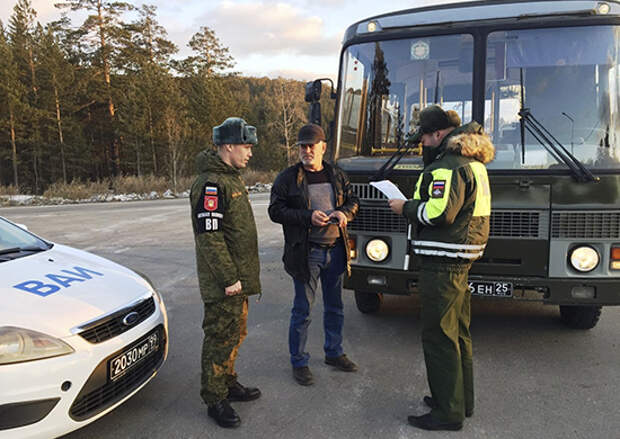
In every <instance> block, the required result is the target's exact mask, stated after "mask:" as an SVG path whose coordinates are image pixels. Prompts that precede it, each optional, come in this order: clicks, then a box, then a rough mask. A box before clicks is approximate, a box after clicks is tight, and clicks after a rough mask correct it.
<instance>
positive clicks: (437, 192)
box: [431, 180, 446, 198]
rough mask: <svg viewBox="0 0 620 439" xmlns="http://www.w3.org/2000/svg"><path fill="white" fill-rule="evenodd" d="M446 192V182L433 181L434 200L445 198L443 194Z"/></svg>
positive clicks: (432, 193) (432, 194)
mask: <svg viewBox="0 0 620 439" xmlns="http://www.w3.org/2000/svg"><path fill="white" fill-rule="evenodd" d="M445 190H446V180H435V181H433V187H432V189H431V196H432V197H433V198H443V194H444V192H445Z"/></svg>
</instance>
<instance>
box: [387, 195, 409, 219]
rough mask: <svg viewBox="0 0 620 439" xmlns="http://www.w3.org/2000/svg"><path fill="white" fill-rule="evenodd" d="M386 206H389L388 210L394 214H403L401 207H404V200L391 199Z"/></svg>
mask: <svg viewBox="0 0 620 439" xmlns="http://www.w3.org/2000/svg"><path fill="white" fill-rule="evenodd" d="M388 204H389V205H390V209H392V211H393V212H394V213H395V214H397V215H402V214H403V206H404V205H405V200H398V199H396V198H392V199H390V200H388Z"/></svg>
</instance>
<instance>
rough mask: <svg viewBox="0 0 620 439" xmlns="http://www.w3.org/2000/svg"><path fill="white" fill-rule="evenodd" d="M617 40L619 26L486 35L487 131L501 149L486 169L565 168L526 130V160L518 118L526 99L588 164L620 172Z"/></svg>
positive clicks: (528, 104) (569, 148)
mask: <svg viewBox="0 0 620 439" xmlns="http://www.w3.org/2000/svg"><path fill="white" fill-rule="evenodd" d="M619 35H620V32H619V28H618V27H617V26H590V27H573V28H550V29H529V30H510V31H501V32H493V33H491V34H489V37H488V43H487V65H486V88H485V120H484V126H485V130H486V131H487V132H488V133H489V134H490V135H491V136H492V138H493V143H494V144H495V146H496V158H495V160H494V161H493V162H492V163H490V164H489V168H491V169H548V168H553V167H563V166H565V165H564V164H560V163H558V162H557V161H556V160H555V159H554V158H553V157H552V156H551V155H550V154H549V153H548V152H547V151H546V150H545V149H544V147H543V146H542V145H540V144H539V143H538V142H537V140H536V139H535V138H534V137H533V136H531V135H530V134H529V133H527V132H526V135H525V160H524V161H523V155H522V147H521V132H520V125H519V116H518V113H519V110H520V108H521V100H522V99H523V98H524V104H525V107H527V108H529V109H530V110H531V112H532V114H533V115H534V117H536V119H538V120H539V121H540V122H541V123H542V124H543V125H544V126H545V128H547V129H548V130H549V131H550V132H551V133H552V134H553V136H554V137H555V138H556V139H558V141H560V142H561V143H562V144H563V145H564V146H565V147H566V148H567V149H568V150H569V151H571V152H572V153H573V154H574V155H575V156H576V157H577V158H578V159H579V160H580V161H581V162H582V163H584V164H585V165H586V166H587V167H589V168H592V169H612V168H613V169H618V168H619V167H620V146H618V145H619V142H618V140H620V111H619V108H618V91H619V88H620V87H619V84H620V80H619V76H618V72H619V64H618V62H619V47H620V43H619V41H620V38H619ZM522 86H523V90H524V96H522V94H521V87H522Z"/></svg>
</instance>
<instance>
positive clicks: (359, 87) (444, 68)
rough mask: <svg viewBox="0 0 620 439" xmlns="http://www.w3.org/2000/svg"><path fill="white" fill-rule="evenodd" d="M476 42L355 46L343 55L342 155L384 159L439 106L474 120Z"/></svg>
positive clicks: (467, 38) (449, 38) (438, 39)
mask: <svg viewBox="0 0 620 439" xmlns="http://www.w3.org/2000/svg"><path fill="white" fill-rule="evenodd" d="M472 65H473V37H472V36H471V35H469V34H463V35H443V36H433V37H425V38H408V39H399V40H389V41H377V42H372V43H363V44H357V45H352V46H349V47H348V48H347V49H346V50H345V51H344V53H343V60H342V70H341V84H340V86H341V87H342V90H343V93H342V98H341V100H340V109H339V111H338V115H339V116H338V117H339V119H338V126H339V131H338V142H337V145H339V151H337V156H338V157H340V158H342V157H351V156H355V155H364V156H384V155H389V154H391V153H392V152H394V151H395V149H396V148H397V147H398V144H399V142H400V143H403V142H405V140H406V136H407V134H408V133H412V132H413V131H415V129H416V124H417V115H418V113H419V112H420V110H421V109H423V108H424V107H426V106H428V105H430V104H432V103H434V102H437V103H438V104H440V105H444V106H445V108H449V109H454V110H456V111H457V112H458V113H459V114H460V115H461V118H462V120H463V121H464V122H467V121H469V120H471V117H472V112H471V111H472V110H471V109H472V88H473V87H472V81H473V74H472Z"/></svg>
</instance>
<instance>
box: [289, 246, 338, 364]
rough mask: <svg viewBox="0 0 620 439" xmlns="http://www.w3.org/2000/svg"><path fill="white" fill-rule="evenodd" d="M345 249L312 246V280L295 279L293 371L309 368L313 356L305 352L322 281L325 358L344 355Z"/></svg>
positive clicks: (291, 341)
mask: <svg viewBox="0 0 620 439" xmlns="http://www.w3.org/2000/svg"><path fill="white" fill-rule="evenodd" d="M344 251H345V250H344V245H343V244H342V243H338V244H337V245H336V246H334V247H332V248H330V249H327V248H319V247H314V246H310V250H309V254H308V265H309V269H310V280H309V281H308V282H307V283H306V282H302V281H299V280H297V279H293V283H294V285H295V300H294V302H293V309H292V311H291V325H290V327H289V333H288V345H289V351H290V353H291V364H292V365H293V367H302V366H306V365H308V360H309V359H310V354H309V353H308V352H306V351H305V349H306V340H307V339H308V326H310V322H311V321H312V319H311V318H310V311H311V309H312V304H313V303H314V297H315V295H316V291H317V289H318V287H319V280H320V281H321V290H322V291H323V328H324V331H325V345H324V350H325V356H326V357H339V356H340V355H342V326H343V322H344V310H343V306H342V274H343V273H344V270H345V267H346V259H345V254H344Z"/></svg>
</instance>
